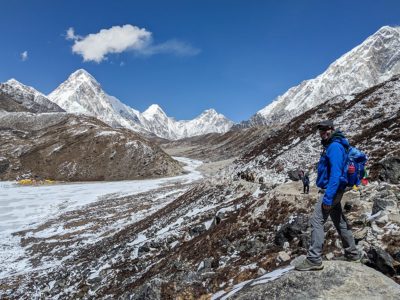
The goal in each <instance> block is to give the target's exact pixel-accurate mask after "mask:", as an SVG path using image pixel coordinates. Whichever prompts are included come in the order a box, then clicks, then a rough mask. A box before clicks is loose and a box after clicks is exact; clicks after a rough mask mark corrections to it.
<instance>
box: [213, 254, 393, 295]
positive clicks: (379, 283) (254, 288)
mask: <svg viewBox="0 0 400 300" xmlns="http://www.w3.org/2000/svg"><path fill="white" fill-rule="evenodd" d="M267 275H268V274H265V275H264V277H265V276H267ZM266 279H268V277H266V278H265V279H262V278H259V279H255V280H253V281H252V282H250V283H249V284H246V285H245V286H244V287H243V288H242V289H239V290H238V291H237V292H236V293H235V294H232V295H231V296H229V297H227V299H240V300H250V299H251V300H253V299H326V300H329V299H338V297H339V298H343V297H345V298H346V299H398V296H399V295H400V286H399V285H398V284H396V283H395V282H394V281H393V280H391V279H390V278H388V277H386V276H384V275H383V274H381V273H379V272H377V271H375V270H374V269H371V268H369V267H367V266H365V265H362V264H350V263H348V262H341V261H330V262H328V261H326V262H324V269H323V270H322V271H318V272H299V271H295V270H292V271H289V272H287V273H285V274H283V275H282V276H281V277H279V278H277V279H275V280H271V281H267V280H266ZM371 287H373V288H371ZM339 295H340V296H339ZM224 296H226V295H224V294H223V295H220V296H219V297H218V298H215V299H222V298H223V297H224Z"/></svg>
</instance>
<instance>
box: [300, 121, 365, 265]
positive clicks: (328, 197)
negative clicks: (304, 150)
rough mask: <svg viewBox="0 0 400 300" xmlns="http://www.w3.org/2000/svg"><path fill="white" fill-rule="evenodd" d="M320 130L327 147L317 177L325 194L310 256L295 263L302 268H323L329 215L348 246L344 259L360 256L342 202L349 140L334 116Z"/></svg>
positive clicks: (316, 214) (314, 218)
mask: <svg viewBox="0 0 400 300" xmlns="http://www.w3.org/2000/svg"><path fill="white" fill-rule="evenodd" d="M318 131H319V135H320V137H321V143H322V146H323V148H324V150H323V152H322V154H321V157H320V160H319V163H318V174H317V181H316V184H317V187H319V188H320V193H321V196H320V199H319V201H318V202H317V204H316V206H315V209H314V213H313V216H312V217H311V244H310V247H309V249H308V253H307V258H306V259H305V260H304V261H303V262H301V263H300V264H299V265H297V266H296V267H295V268H296V270H299V271H310V270H322V269H323V267H324V266H323V265H322V257H321V256H322V247H323V244H324V235H325V234H324V224H325V222H326V220H327V219H328V217H329V216H331V219H332V222H333V224H334V225H335V227H336V230H337V231H338V233H339V235H340V237H341V239H342V244H343V247H344V250H345V255H344V259H346V260H349V261H359V260H360V254H359V252H358V250H357V248H356V245H355V241H354V237H353V234H352V232H351V230H350V227H349V225H348V223H347V220H346V218H345V216H344V215H343V212H342V206H341V204H340V200H341V199H342V197H343V193H344V187H342V186H341V184H340V176H341V175H342V171H343V169H344V164H345V161H346V149H347V148H348V147H349V142H348V140H347V139H346V138H345V137H344V135H343V133H342V132H340V131H338V130H336V131H335V128H334V125H333V122H332V121H330V120H327V121H322V122H320V123H319V124H318Z"/></svg>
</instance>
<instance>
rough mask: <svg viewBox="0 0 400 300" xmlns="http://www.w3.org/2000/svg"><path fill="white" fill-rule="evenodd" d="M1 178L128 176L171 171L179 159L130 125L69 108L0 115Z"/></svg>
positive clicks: (177, 168)
mask: <svg viewBox="0 0 400 300" xmlns="http://www.w3.org/2000/svg"><path fill="white" fill-rule="evenodd" d="M0 124H1V128H0V137H1V140H2V143H1V145H0V153H1V154H2V157H1V158H0V179H1V180H14V179H15V178H18V177H19V178H24V177H27V178H33V177H35V176H37V177H38V178H42V179H53V180H61V181H64V180H66V181H92V180H124V179H138V178H148V177H161V176H171V175H176V174H179V173H181V172H182V168H181V166H180V165H179V163H178V162H177V161H175V160H173V159H172V158H171V157H170V156H169V155H167V154H166V153H165V152H163V151H162V150H161V149H160V148H159V147H158V146H157V145H155V144H152V143H151V142H149V141H147V140H145V139H144V138H142V137H140V136H139V135H138V134H136V133H134V132H132V131H130V130H128V129H122V128H121V129H115V128H111V127H110V126H108V125H106V124H104V123H103V122H101V121H99V120H97V119H95V118H91V117H85V116H76V115H72V114H66V113H42V114H32V113H3V114H0Z"/></svg>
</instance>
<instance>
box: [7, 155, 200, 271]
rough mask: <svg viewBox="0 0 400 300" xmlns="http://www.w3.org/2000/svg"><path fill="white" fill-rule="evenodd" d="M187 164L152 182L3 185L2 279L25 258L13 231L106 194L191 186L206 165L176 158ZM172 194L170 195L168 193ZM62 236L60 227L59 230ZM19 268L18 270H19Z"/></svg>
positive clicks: (12, 183)
mask: <svg viewBox="0 0 400 300" xmlns="http://www.w3.org/2000/svg"><path fill="white" fill-rule="evenodd" d="M174 158H175V159H176V160H179V161H180V162H182V163H184V164H185V167H184V169H185V171H187V174H184V175H180V176H175V177H167V178H158V179H150V180H124V181H113V182H80V183H63V184H53V185H39V186H21V185H18V184H16V183H14V182H0V278H3V277H5V276H7V274H5V273H6V272H3V271H2V270H5V269H8V268H7V267H6V264H8V263H9V262H10V261H12V260H15V258H17V257H20V256H21V255H23V253H24V251H23V249H21V248H20V246H19V238H18V237H14V236H12V233H13V232H17V231H21V230H25V229H29V228H31V227H34V226H37V225H38V224H40V223H42V222H44V221H46V220H47V219H49V218H54V217H55V216H57V215H59V214H62V213H65V212H67V211H71V210H74V209H77V208H79V207H82V206H84V205H87V204H90V203H93V202H95V201H97V200H99V198H104V197H103V196H105V195H110V194H115V195H116V196H126V195H133V194H137V193H143V192H149V191H151V190H153V189H157V188H159V187H161V186H163V187H165V186H168V185H171V186H172V185H173V184H175V183H177V182H180V183H190V182H193V181H195V180H198V179H200V178H201V177H202V175H201V173H200V172H199V171H197V170H196V168H198V167H199V166H200V165H201V164H202V162H201V161H198V160H193V159H188V158H183V157H174ZM168 193H170V192H168ZM54 230H56V231H57V232H56V233H59V230H60V228H55V229H54ZM53 233H54V232H53ZM16 268H17V269H18V267H16Z"/></svg>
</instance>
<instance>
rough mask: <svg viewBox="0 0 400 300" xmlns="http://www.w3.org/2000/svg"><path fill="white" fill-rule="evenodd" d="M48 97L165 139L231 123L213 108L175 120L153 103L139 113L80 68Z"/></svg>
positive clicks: (70, 108) (76, 110)
mask: <svg viewBox="0 0 400 300" xmlns="http://www.w3.org/2000/svg"><path fill="white" fill-rule="evenodd" d="M48 97H49V98H50V99H51V100H52V101H53V102H55V103H57V104H58V105H59V106H61V107H62V108H63V109H65V110H66V111H67V112H69V113H75V114H84V115H90V116H95V117H97V118H98V119H100V120H102V121H103V122H105V123H107V124H109V125H111V126H113V127H126V128H129V129H132V130H134V131H137V132H141V133H145V134H155V135H157V136H159V137H162V138H166V139H174V140H175V139H181V138H185V137H190V136H195V135H201V134H206V133H211V132H220V133H223V132H226V131H228V130H229V129H230V128H231V127H232V125H233V122H232V121H230V120H228V119H227V118H226V117H224V116H223V115H221V114H218V113H217V112H216V111H215V110H207V111H205V112H203V113H202V114H201V115H200V116H198V117H197V118H195V119H193V120H190V121H176V120H175V119H173V118H171V117H168V116H167V115H166V113H165V112H164V111H163V110H162V109H161V107H160V106H158V105H156V104H153V105H151V106H150V107H149V108H148V109H147V110H146V111H144V112H143V113H140V112H139V111H138V110H135V109H133V108H131V107H129V106H127V105H125V104H123V103H122V102H121V101H120V100H118V99H117V98H115V97H113V96H110V95H108V94H106V93H105V92H104V91H103V89H102V88H101V85H100V84H99V83H98V82H97V81H96V79H95V78H94V77H93V76H92V75H90V74H89V73H88V72H87V71H85V70H83V69H80V70H77V71H76V72H74V73H72V74H71V75H70V76H69V77H68V79H67V80H66V81H65V82H63V83H62V84H61V85H60V86H59V87H57V88H56V89H55V90H54V91H53V92H52V93H50V94H49V95H48Z"/></svg>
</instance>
